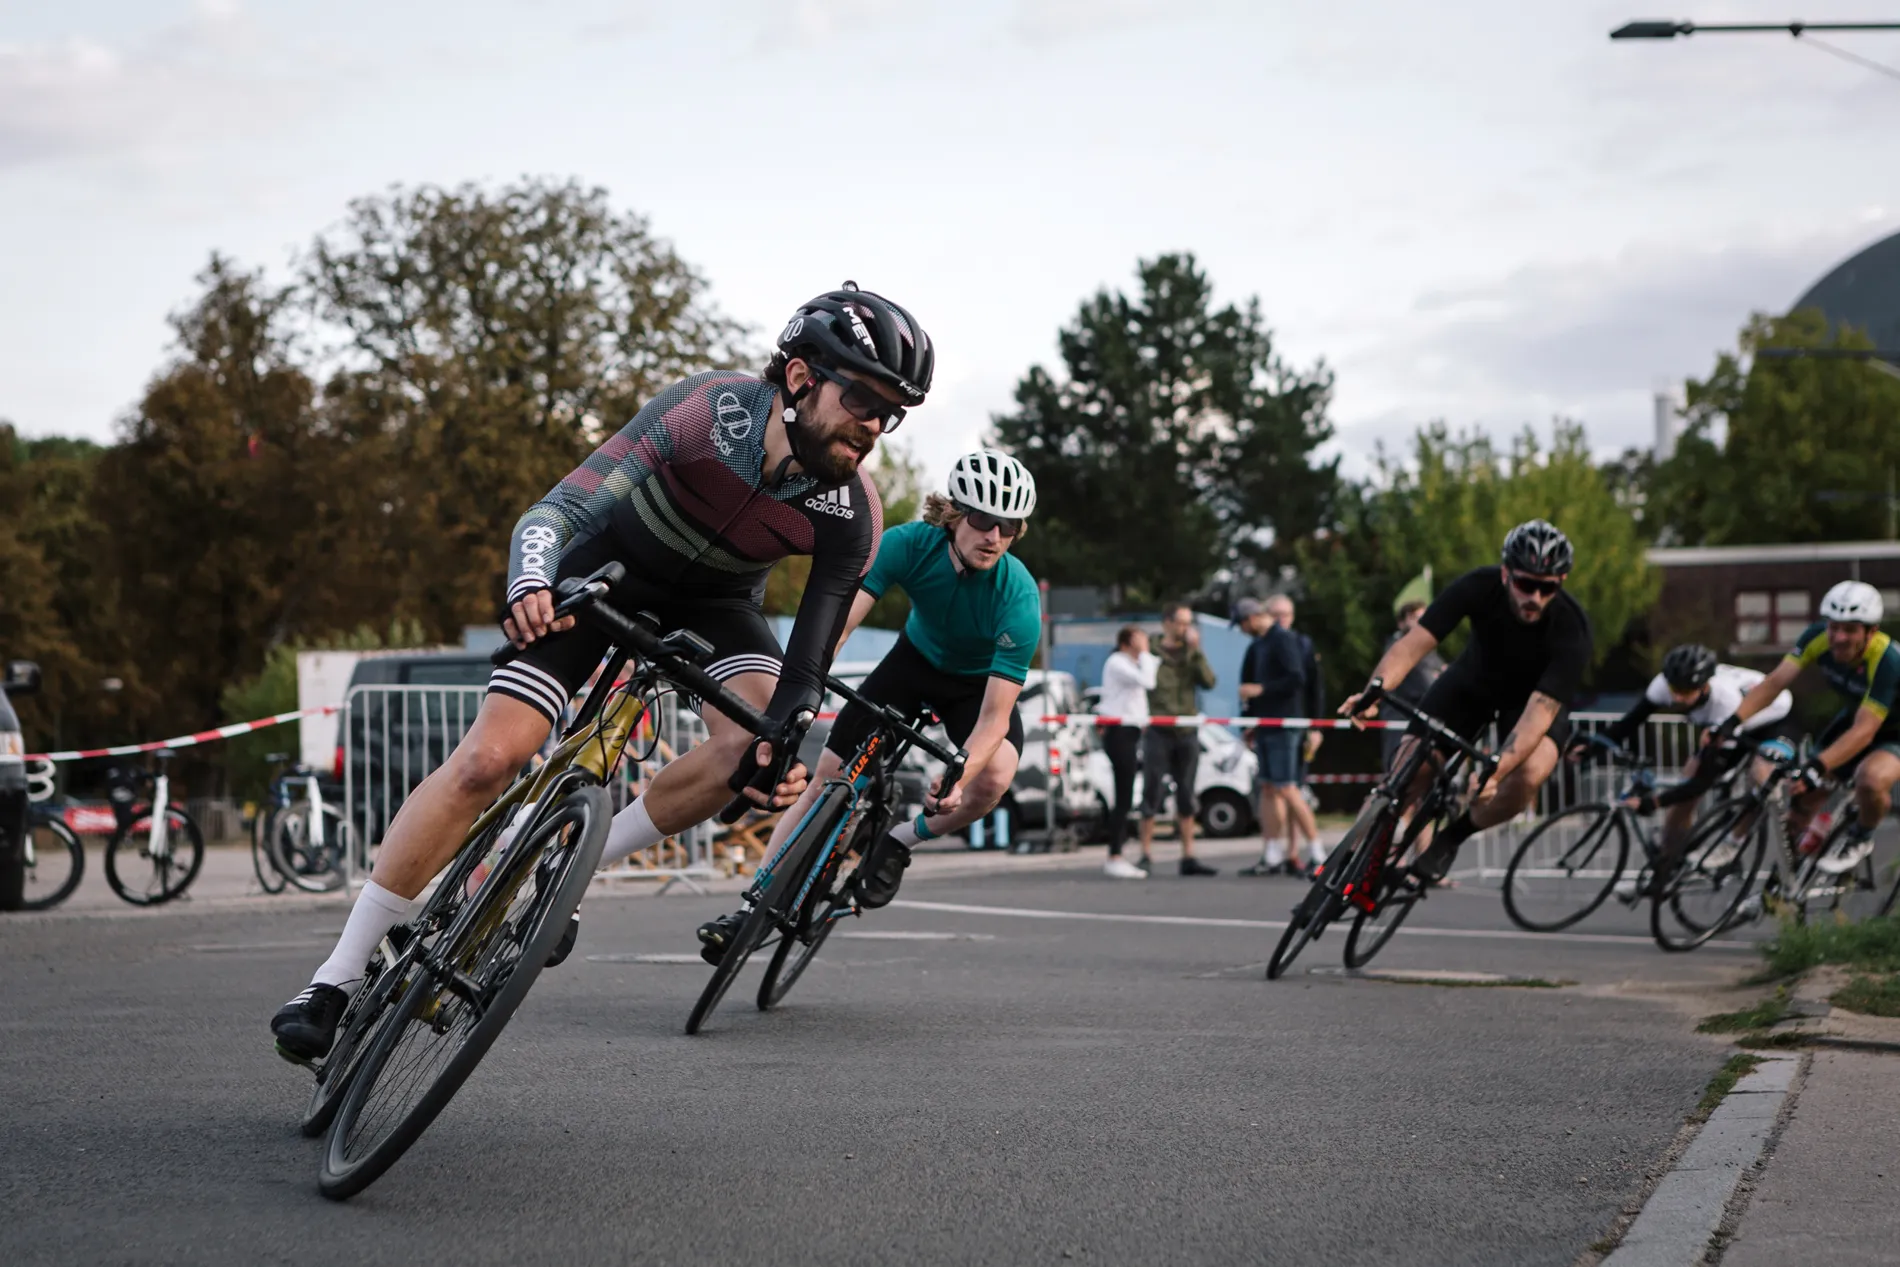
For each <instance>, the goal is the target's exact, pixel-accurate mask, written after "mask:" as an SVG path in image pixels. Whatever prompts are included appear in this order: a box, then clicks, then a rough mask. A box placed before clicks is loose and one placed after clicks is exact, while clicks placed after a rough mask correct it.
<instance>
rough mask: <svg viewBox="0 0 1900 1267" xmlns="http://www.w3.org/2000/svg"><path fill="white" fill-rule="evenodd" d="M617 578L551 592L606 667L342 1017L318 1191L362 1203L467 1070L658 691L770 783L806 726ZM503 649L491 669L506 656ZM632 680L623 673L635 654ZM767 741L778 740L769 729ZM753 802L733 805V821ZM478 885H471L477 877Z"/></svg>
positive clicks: (529, 962) (551, 915)
mask: <svg viewBox="0 0 1900 1267" xmlns="http://www.w3.org/2000/svg"><path fill="white" fill-rule="evenodd" d="M624 575H625V569H624V568H623V567H622V566H621V565H619V564H617V563H611V564H608V565H607V566H606V567H603V568H601V569H600V570H599V571H597V572H595V573H594V574H593V575H592V576H589V577H587V578H585V579H580V578H576V579H571V580H567V581H563V582H561V583H560V585H558V586H557V587H556V589H555V595H556V598H557V599H558V602H557V603H556V606H555V616H556V618H559V617H561V616H567V615H573V616H575V617H577V618H578V619H580V620H581V621H584V622H586V623H588V624H590V625H592V626H594V627H596V628H598V629H601V630H602V631H604V632H606V633H607V634H608V635H609V637H610V638H611V639H612V650H611V652H610V655H609V658H608V661H607V665H606V667H605V668H604V669H603V670H602V671H601V673H600V675H599V677H598V679H597V685H596V686H595V688H594V689H593V690H590V691H589V692H588V695H587V699H586V702H585V703H584V704H583V705H582V707H581V709H580V711H579V712H578V713H577V714H576V716H575V718H574V721H573V722H572V723H570V724H569V725H568V727H567V729H566V730H565V732H564V733H563V737H562V739H561V742H560V743H559V745H557V746H556V748H555V749H554V751H553V753H552V755H550V756H549V757H548V759H547V760H546V761H545V762H543V763H542V764H541V766H540V767H539V768H538V769H535V770H533V771H532V772H529V773H524V774H523V775H521V777H519V778H517V779H516V780H515V782H514V783H513V784H512V785H511V786H510V787H509V788H508V790H507V791H506V792H504V793H503V794H502V795H501V797H500V798H499V799H498V800H496V802H495V803H494V804H493V805H492V806H490V807H489V808H488V810H487V811H485V812H484V813H483V814H482V816H481V817H480V818H478V819H476V821H475V824H474V826H473V827H471V828H470V829H469V832H468V835H467V836H466V837H465V838H464V841H463V844H462V847H461V849H460V850H459V851H458V853H457V854H456V857H455V860H454V861H453V862H452V863H450V865H449V868H448V870H447V871H446V872H445V873H444V875H443V876H442V878H441V880H440V882H439V883H438V884H437V885H436V887H435V891H434V893H433V894H432V895H431V896H430V897H429V899H428V900H427V901H426V902H425V903H424V905H423V908H422V911H421V913H420V914H418V915H417V916H416V917H415V918H414V919H413V920H411V921H410V922H409V923H408V924H407V925H405V926H400V927H398V928H397V929H395V930H394V931H393V932H392V933H391V935H390V936H389V937H388V938H386V939H385V940H384V942H383V947H382V950H381V952H380V953H379V954H378V955H377V956H376V957H375V962H373V963H372V965H371V968H370V972H369V975H367V976H366V977H365V979H364V982H363V984H362V985H361V986H360V987H359V988H358V989H357V991H356V993H355V995H353V996H352V998H351V1002H350V1005H349V1007H348V1009H347V1010H346V1011H345V1012H344V1015H343V1018H342V1021H341V1023H340V1026H339V1029H338V1033H337V1039H336V1042H335V1044H334V1045H333V1046H332V1048H331V1051H330V1055H329V1058H328V1059H327V1060H325V1061H324V1062H323V1064H322V1065H321V1066H319V1067H317V1086H316V1090H315V1091H314V1093H313V1094H312V1097H311V1102H310V1107H309V1108H308V1109H307V1110H306V1112H305V1117H304V1129H305V1131H306V1132H308V1133H310V1134H317V1133H319V1132H322V1131H323V1130H325V1128H326V1126H327V1128H328V1135H327V1137H326V1139H325V1143H324V1149H323V1161H322V1166H321V1170H320V1173H319V1176H318V1186H319V1188H320V1189H321V1191H322V1192H323V1194H324V1195H325V1196H327V1197H330V1198H333V1199H337V1200H341V1199H343V1198H346V1197H349V1196H351V1195H353V1194H355V1193H357V1192H361V1191H362V1190H363V1189H364V1188H366V1187H368V1186H369V1185H370V1184H371V1183H373V1182H375V1180H376V1179H377V1177H378V1176H380V1175H381V1174H382V1173H383V1172H384V1171H386V1170H387V1169H388V1168H389V1167H390V1166H391V1165H392V1164H394V1163H395V1161H396V1160H397V1159H398V1158H399V1157H401V1156H402V1154H403V1153H404V1152H405V1151H406V1150H407V1149H408V1148H409V1146H410V1145H411V1144H413V1143H415V1141H416V1140H417V1139H418V1138H419V1137H420V1136H421V1134H422V1132H423V1131H424V1130H426V1129H427V1128H428V1126H429V1124H430V1123H431V1122H432V1121H434V1120H435V1117H436V1115H437V1114H438V1113H440V1112H441V1111H442V1109H443V1107H444V1106H446V1105H447V1104H448V1102H449V1100H450V1099H451V1098H452V1097H453V1096H454V1095H455V1093H456V1091H457V1090H458V1089H459V1088H460V1087H461V1085H462V1083H463V1082H465V1081H466V1080H467V1079H468V1077H469V1075H470V1074H471V1073H473V1072H474V1070H475V1067H476V1065H477V1064H479V1063H480V1061H481V1059H482V1057H483V1055H485V1054H486V1053H487V1051H488V1049H489V1048H490V1047H491V1046H492V1045H493V1044H494V1042H495V1040H496V1038H497V1037H499V1035H500V1034H501V1031H502V1029H503V1028H504V1027H505V1026H506V1025H507V1024H508V1021H509V1018H510V1017H512V1016H513V1015H514V1012H515V1009H516V1008H518V1007H519V1006H520V1005H521V1002H522V1000H523V999H524V998H526V997H527V993H528V989H529V987H530V986H532V985H533V984H534V981H535V978H536V977H537V976H539V975H540V972H541V969H542V967H543V966H544V965H545V964H546V963H547V961H548V958H549V956H550V955H552V954H553V953H554V950H555V948H556V946H557V945H558V944H559V943H560V940H561V938H562V936H563V934H564V933H565V932H566V930H567V925H568V921H569V919H570V917H571V916H572V915H573V912H574V909H575V908H576V907H577V906H578V905H579V904H580V900H581V896H582V894H583V893H584V892H585V891H586V888H587V884H588V881H589V880H590V879H591V878H592V876H593V873H594V867H595V866H596V864H597V863H598V862H599V860H600V853H601V848H602V846H603V845H604V844H605V843H606V839H607V825H608V822H609V821H610V820H611V818H612V817H613V810H612V807H611V804H610V803H609V801H608V797H607V789H606V787H605V782H606V779H607V777H608V775H609V773H610V772H611V771H613V770H614V768H615V767H616V766H617V765H618V763H619V761H620V759H621V757H622V754H623V753H624V752H625V751H626V748H627V745H628V743H629V741H630V739H631V738H632V737H633V736H634V735H635V734H636V733H637V732H638V731H639V729H640V724H641V722H642V720H643V719H644V718H645V717H646V715H647V712H648V710H649V709H651V708H653V707H654V705H655V704H656V703H657V701H658V700H659V698H660V696H661V694H662V693H663V692H664V691H667V690H677V691H680V692H682V693H690V694H693V695H696V696H698V697H699V698H700V699H702V700H704V701H705V702H706V703H707V704H709V705H711V706H712V707H714V708H717V709H718V710H719V711H720V712H722V713H724V714H726V715H727V716H728V717H731V718H732V719H734V720H735V721H737V722H738V723H739V724H740V725H741V726H744V727H746V728H747V729H748V730H750V731H752V732H753V733H754V734H757V735H760V736H761V737H762V738H765V739H767V740H769V741H770V742H771V743H772V745H773V751H774V753H776V754H778V757H777V760H776V761H775V763H774V765H775V767H776V768H774V769H773V770H771V771H768V772H767V776H766V777H770V778H772V779H773V780H774V781H775V782H776V781H777V780H778V779H780V778H782V777H783V766H784V764H785V763H788V762H789V761H791V760H792V759H793V757H794V754H796V752H797V751H798V732H802V730H803V727H804V725H805V724H806V722H807V721H808V720H809V719H808V718H799V719H796V721H795V722H794V724H793V726H792V727H789V728H787V729H786V731H784V732H778V731H777V730H776V728H768V727H767V725H766V723H765V721H764V720H763V719H762V718H761V717H760V716H759V714H758V713H757V712H756V711H755V710H754V709H752V708H751V707H750V706H748V705H747V704H746V703H745V702H744V701H743V700H741V699H740V698H739V697H738V696H736V695H734V694H733V693H732V692H731V691H730V690H729V689H727V687H726V686H725V685H723V684H722V683H720V682H718V681H716V680H715V679H714V678H712V677H711V676H710V675H709V674H708V673H706V671H705V670H704V669H703V668H702V667H701V666H702V665H703V664H704V663H705V662H706V661H707V660H709V659H710V658H711V655H712V647H711V646H710V644H708V643H707V642H706V641H705V639H703V638H700V637H699V636H698V635H696V634H693V633H691V632H690V631H686V630H680V631H676V632H674V633H671V634H668V635H666V636H665V637H661V636H659V634H658V633H657V632H656V631H655V628H654V627H653V626H651V625H649V624H648V623H647V622H646V621H645V620H644V619H642V618H639V617H635V618H631V619H630V618H628V617H627V616H625V615H623V614H622V613H620V612H619V611H617V610H616V609H614V608H613V607H612V606H611V605H609V604H608V602H607V601H606V598H607V594H608V592H609V590H610V589H611V588H612V587H613V585H614V584H615V583H616V582H617V581H619V580H620V579H621V578H622V577H623V576H624ZM513 654H514V650H513V648H511V647H507V648H503V649H502V650H501V651H499V652H497V653H496V655H495V659H496V660H497V661H498V662H506V661H507V660H508V659H511V658H512V657H513ZM636 655H637V657H638V661H637V667H636V669H635V671H634V672H633V673H632V674H631V675H630V676H629V678H628V679H627V680H626V681H625V682H624V683H620V682H618V678H619V676H620V672H621V670H622V669H623V668H625V667H626V666H627V664H628V662H629V660H630V658H632V657H633V656H636ZM768 730H771V732H772V733H767V732H768ZM750 805H751V802H750V801H748V800H746V799H745V798H744V797H739V798H737V799H736V800H735V801H734V802H733V803H732V804H731V805H728V806H727V807H726V810H725V811H724V813H723V814H722V815H721V816H722V817H723V818H725V819H726V821H731V820H732V819H735V818H737V817H738V815H739V814H740V813H741V812H743V808H744V807H746V806H750ZM478 866H485V867H486V868H487V871H486V874H485V878H483V879H481V880H480V881H479V882H473V881H474V880H475V877H476V868H477V867H478Z"/></svg>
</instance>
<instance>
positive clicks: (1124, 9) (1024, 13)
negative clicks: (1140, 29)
mask: <svg viewBox="0 0 1900 1267" xmlns="http://www.w3.org/2000/svg"><path fill="white" fill-rule="evenodd" d="M1210 7H1211V5H1210V4H1209V3H1208V2H1207V0H1018V2H1017V5H1016V15H1015V18H1014V20H1013V21H1012V22H1011V23H1010V26H1011V28H1012V29H1013V30H1014V31H1015V33H1016V34H1017V35H1018V36H1019V37H1020V38H1021V39H1022V40H1023V41H1024V42H1026V43H1029V44H1054V43H1058V42H1060V41H1063V40H1071V39H1080V38H1083V37H1085V36H1088V35H1093V34H1098V33H1100V32H1104V31H1115V30H1120V29H1122V28H1123V27H1130V26H1140V25H1142V24H1144V23H1149V22H1161V21H1172V20H1179V19H1180V18H1183V17H1193V16H1197V15H1198V14H1199V13H1201V12H1204V11H1206V10H1207V9H1208V8H1210Z"/></svg>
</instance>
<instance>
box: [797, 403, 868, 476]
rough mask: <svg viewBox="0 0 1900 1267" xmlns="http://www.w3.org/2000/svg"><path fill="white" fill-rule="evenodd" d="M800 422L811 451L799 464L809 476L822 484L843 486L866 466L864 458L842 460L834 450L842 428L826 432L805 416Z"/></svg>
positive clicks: (806, 443) (802, 456) (803, 456)
mask: <svg viewBox="0 0 1900 1267" xmlns="http://www.w3.org/2000/svg"><path fill="white" fill-rule="evenodd" d="M799 422H800V423H801V425H802V427H803V430H804V440H805V445H806V447H808V448H809V449H811V452H810V453H808V454H804V455H801V457H800V458H799V463H798V464H799V465H800V466H802V467H804V468H805V473H806V474H807V475H809V476H811V477H812V478H813V479H815V480H817V481H818V482H819V483H820V484H843V483H846V482H847V481H849V480H850V479H851V477H852V476H854V475H856V474H857V473H858V468H859V467H861V466H862V465H863V464H864V458H863V457H855V460H854V459H853V458H840V457H839V456H838V454H837V453H836V452H835V451H834V450H833V447H832V446H833V443H834V442H835V441H836V440H837V439H838V433H839V432H840V431H842V430H843V428H842V427H839V428H833V429H830V430H825V429H822V428H820V427H819V425H818V424H817V422H816V421H813V420H811V419H808V418H806V417H803V416H801V417H800V419H799ZM852 453H853V454H854V455H855V454H856V450H852ZM867 456H868V455H867Z"/></svg>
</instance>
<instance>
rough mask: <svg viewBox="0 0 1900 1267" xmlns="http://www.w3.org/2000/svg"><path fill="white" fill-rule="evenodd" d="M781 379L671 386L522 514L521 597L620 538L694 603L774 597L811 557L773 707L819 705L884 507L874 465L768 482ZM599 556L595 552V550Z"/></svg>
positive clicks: (628, 553)
mask: <svg viewBox="0 0 1900 1267" xmlns="http://www.w3.org/2000/svg"><path fill="white" fill-rule="evenodd" d="M776 396H777V389H776V388H774V387H773V386H772V385H771V384H770V383H767V382H764V381H763V380H761V379H759V378H756V377H754V376H752V375H749V374H741V373H737V372H733V371H715V372H713V373H708V374H696V375H694V376H693V377H692V378H688V379H685V380H683V381H682V382H679V383H675V384H674V385H673V386H671V387H669V388H667V389H666V390H665V391H663V392H661V393H660V394H659V395H657V396H655V397H654V398H653V399H652V400H650V401H648V402H647V404H646V405H645V406H644V407H643V408H642V409H641V410H640V412H639V413H637V414H635V415H634V418H633V421H632V422H629V423H628V424H627V425H626V426H625V427H623V428H621V430H620V431H619V433H618V434H616V435H614V436H613V437H612V438H610V439H609V440H608V441H607V442H606V443H605V444H603V445H601V446H600V447H599V448H598V449H596V450H594V452H593V454H592V456H590V457H589V458H588V459H587V460H586V461H585V462H583V463H581V465H580V466H579V467H577V468H576V469H575V470H574V472H573V473H572V474H571V475H569V476H568V477H567V478H566V479H564V480H562V481H561V482H560V483H559V484H557V485H556V486H555V487H554V488H553V490H552V491H550V492H549V493H548V495H547V496H546V497H543V498H542V499H541V500H540V501H538V502H536V503H535V504H534V505H533V506H531V507H529V508H528V511H527V513H526V514H524V515H522V517H521V519H520V521H519V522H518V523H517V524H516V525H515V532H514V540H513V544H512V549H511V551H510V553H509V560H508V600H509V601H510V602H513V601H514V600H515V599H518V598H520V597H521V596H522V595H523V594H526V593H529V592H531V591H533V590H537V589H546V588H551V587H552V586H553V584H554V581H555V580H556V579H557V578H558V577H560V576H563V575H566V573H565V572H563V571H562V567H561V564H562V560H563V559H564V558H566V557H567V556H568V555H570V554H571V553H573V552H574V551H575V549H576V548H577V547H580V546H583V545H586V544H588V543H591V542H594V541H596V540H598V539H600V538H602V537H606V538H607V539H608V540H609V541H611V542H612V545H613V553H614V554H615V555H616V556H617V557H619V558H620V559H621V560H622V561H623V562H624V563H625V564H626V565H627V569H628V571H629V573H630V574H632V575H633V576H634V577H635V578H637V579H639V580H643V581H647V582H650V583H652V584H654V585H658V586H661V587H664V589H665V591H666V592H667V593H668V594H669V595H671V596H673V597H675V598H677V599H680V600H684V601H686V602H689V603H690V602H695V601H699V600H706V601H709V602H723V601H730V600H732V599H735V598H744V599H747V600H749V601H751V602H752V603H753V604H755V605H756V604H758V603H761V602H763V600H764V595H765V581H766V576H767V574H769V573H770V572H771V570H772V565H773V564H774V563H776V562H778V561H779V560H780V559H782V558H785V557H786V556H788V555H795V554H804V555H810V556H811V560H812V565H811V576H810V578H809V580H807V582H806V585H805V594H804V598H803V600H802V601H801V602H800V605H799V609H798V618H797V620H796V621H795V622H794V623H793V626H792V634H791V637H790V639H789V640H788V642H787V646H786V649H785V663H784V668H783V671H782V673H781V675H780V678H779V685H778V690H777V691H776V692H775V693H774V695H773V697H772V706H771V709H770V710H769V715H770V716H771V717H773V718H774V719H782V718H784V717H785V716H787V715H789V713H790V712H791V711H792V710H794V709H796V708H800V707H807V706H812V707H815V706H816V704H817V702H818V700H819V698H820V697H821V696H822V694H823V692H822V690H821V683H822V680H823V675H824V669H825V666H827V665H828V664H829V663H830V660H831V650H832V648H833V647H835V646H836V645H837V641H838V638H839V636H840V635H841V634H842V633H843V631H844V623H845V619H846V617H847V616H848V615H849V614H850V611H851V600H852V598H853V597H854V596H855V595H856V593H857V588H858V582H859V580H860V579H861V578H863V577H864V575H865V573H866V571H867V569H868V568H869V567H870V563H871V558H872V556H873V555H874V554H876V553H877V543H878V537H879V535H880V534H881V532H882V531H883V526H884V512H883V508H882V506H881V504H880V503H879V501H878V496H877V489H876V487H875V486H874V485H873V484H872V483H871V481H870V479H869V478H868V477H867V476H866V475H865V474H864V473H863V472H862V471H860V472H859V473H858V474H856V475H854V476H853V477H852V478H851V480H850V481H849V482H848V483H846V484H843V485H841V486H839V487H837V488H824V487H822V486H821V485H819V483H818V482H817V481H816V480H814V479H812V478H811V477H809V476H803V475H801V476H797V477H794V478H791V479H787V480H786V481H785V482H784V483H783V484H782V485H780V486H778V487H776V488H770V489H768V488H765V487H764V486H763V485H764V481H765V471H764V465H765V427H766V423H767V421H768V420H769V419H770V418H771V416H772V405H773V402H774V399H775V397H776ZM589 553H590V554H592V553H594V552H593V551H589Z"/></svg>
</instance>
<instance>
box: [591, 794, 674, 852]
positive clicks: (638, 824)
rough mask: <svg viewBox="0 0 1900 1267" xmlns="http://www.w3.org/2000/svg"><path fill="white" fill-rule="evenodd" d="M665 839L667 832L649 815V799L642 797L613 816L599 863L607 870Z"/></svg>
mask: <svg viewBox="0 0 1900 1267" xmlns="http://www.w3.org/2000/svg"><path fill="white" fill-rule="evenodd" d="M665 839H666V833H665V832H663V831H661V830H660V829H659V828H658V827H655V826H654V825H653V819H652V817H651V816H649V815H648V814H647V798H646V797H644V796H642V797H640V798H639V799H637V800H636V801H634V803H633V804H631V805H629V806H627V808H625V809H623V810H621V811H620V812H619V813H618V814H615V815H614V821H613V822H612V823H611V824H610V825H609V826H608V828H607V847H606V848H605V849H602V850H601V851H600V866H599V867H597V868H596V870H603V871H604V870H605V869H607V868H608V867H611V866H613V865H614V864H615V863H616V862H620V861H623V860H624V859H626V858H629V857H631V856H632V855H634V854H636V853H639V852H640V851H641V850H642V849H651V848H653V846H655V845H657V844H659V843H660V842H661V841H662V840H665Z"/></svg>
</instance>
